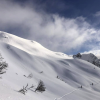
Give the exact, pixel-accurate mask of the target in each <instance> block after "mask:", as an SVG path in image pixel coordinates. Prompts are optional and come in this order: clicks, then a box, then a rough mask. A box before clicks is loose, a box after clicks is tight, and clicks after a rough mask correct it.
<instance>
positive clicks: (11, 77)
mask: <svg viewBox="0 0 100 100" xmlns="http://www.w3.org/2000/svg"><path fill="white" fill-rule="evenodd" d="M0 53H1V55H2V57H3V58H4V59H3V61H6V63H8V67H7V70H6V73H4V74H0V76H1V77H2V79H0V100H100V88H99V87H100V68H99V67H96V66H95V65H93V64H91V63H89V62H87V61H85V60H82V59H73V58H72V57H70V56H68V55H66V54H63V53H60V52H53V51H50V50H48V49H46V48H44V47H43V46H42V45H40V44H39V43H37V42H35V41H33V40H26V39H22V38H20V37H17V36H14V35H11V34H8V33H6V32H0ZM94 68H95V69H94ZM30 75H31V77H29V76H30ZM40 80H41V81H43V83H44V85H45V87H46V91H44V92H43V93H41V92H34V90H35V89H36V87H37V85H38V82H39V81H40ZM27 84H28V88H29V87H31V86H32V85H33V86H34V87H33V88H32V90H28V91H27V92H26V94H25V95H24V94H22V93H20V92H18V91H19V90H20V89H21V88H23V86H24V87H25V86H26V85H27Z"/></svg>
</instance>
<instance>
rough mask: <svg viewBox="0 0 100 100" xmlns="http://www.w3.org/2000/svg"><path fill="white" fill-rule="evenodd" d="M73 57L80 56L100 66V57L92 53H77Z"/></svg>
mask: <svg viewBox="0 0 100 100" xmlns="http://www.w3.org/2000/svg"><path fill="white" fill-rule="evenodd" d="M73 58H79V59H82V60H85V61H88V62H90V63H92V64H94V65H96V66H98V67H100V59H99V58H98V57H97V56H95V55H94V54H92V53H88V54H80V53H78V54H77V55H73Z"/></svg>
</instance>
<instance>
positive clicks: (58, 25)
mask: <svg viewBox="0 0 100 100" xmlns="http://www.w3.org/2000/svg"><path fill="white" fill-rule="evenodd" d="M0 29H1V31H2V30H3V31H7V32H11V33H12V34H15V35H18V36H21V37H23V38H27V39H33V40H35V41H37V42H39V43H40V44H42V45H43V46H45V47H46V48H48V49H50V50H53V51H60V52H64V53H74V52H75V51H76V52H78V51H80V50H81V51H82V50H83V49H84V50H91V49H96V48H98V47H99V45H100V43H99V36H100V30H97V29H95V28H93V27H92V25H90V24H89V23H88V22H87V21H86V20H85V18H84V17H82V16H79V17H77V18H65V17H61V16H60V15H58V14H48V13H47V12H44V11H42V10H41V11H39V10H36V9H35V8H33V7H32V6H30V4H27V5H26V4H24V5H21V4H19V3H16V2H14V1H12V0H10V1H7V0H4V1H0Z"/></svg>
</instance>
